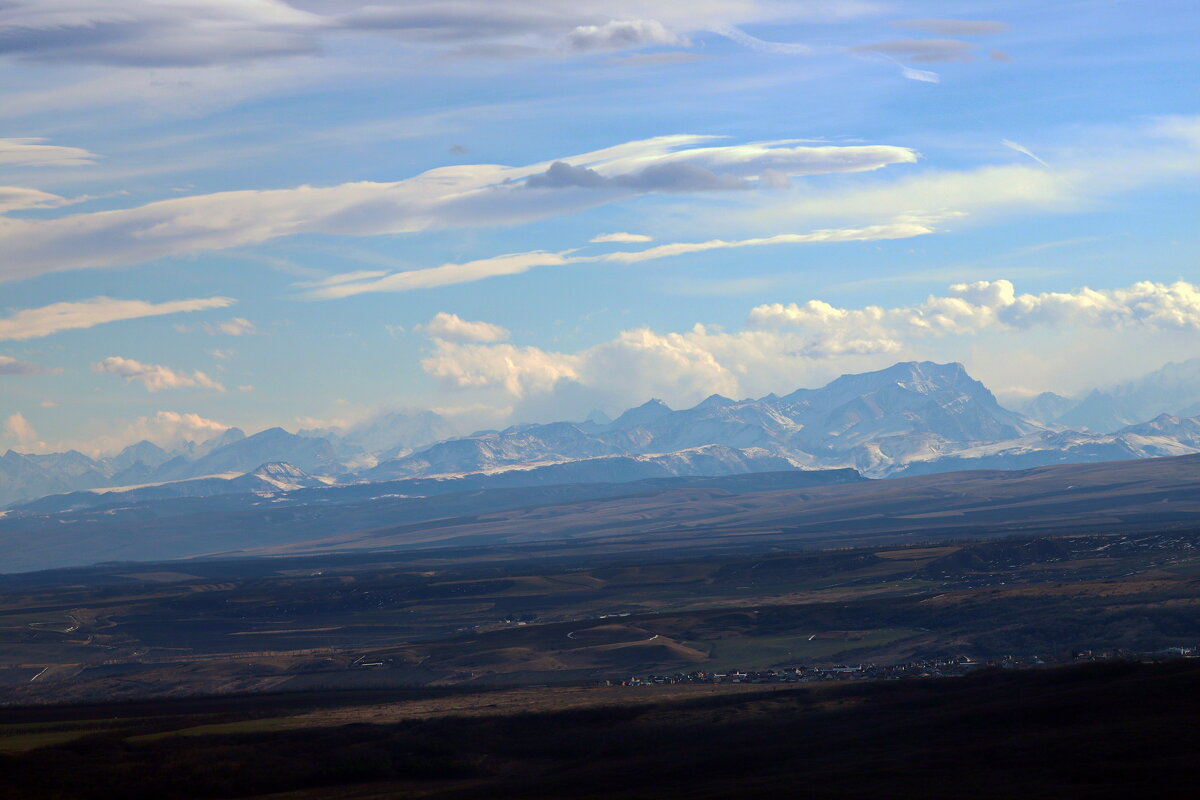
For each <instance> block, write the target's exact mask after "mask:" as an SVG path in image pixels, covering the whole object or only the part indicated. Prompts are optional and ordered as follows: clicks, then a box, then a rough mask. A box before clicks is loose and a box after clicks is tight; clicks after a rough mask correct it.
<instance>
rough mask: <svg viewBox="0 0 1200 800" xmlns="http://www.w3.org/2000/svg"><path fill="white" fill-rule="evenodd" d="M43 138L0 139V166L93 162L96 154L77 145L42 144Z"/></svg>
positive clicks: (80, 164) (49, 165) (66, 165)
mask: <svg viewBox="0 0 1200 800" xmlns="http://www.w3.org/2000/svg"><path fill="white" fill-rule="evenodd" d="M44 141H45V139H0V166H5V167H77V166H83V165H87V164H93V163H95V159H96V156H95V155H94V154H92V153H89V152H88V151H87V150H83V149H82V148H79V147H62V146H59V145H50V144H42V142H44Z"/></svg>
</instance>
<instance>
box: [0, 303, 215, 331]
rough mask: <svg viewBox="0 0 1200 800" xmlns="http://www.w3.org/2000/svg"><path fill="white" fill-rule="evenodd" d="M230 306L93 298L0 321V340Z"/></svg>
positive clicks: (22, 313)
mask: <svg viewBox="0 0 1200 800" xmlns="http://www.w3.org/2000/svg"><path fill="white" fill-rule="evenodd" d="M234 302H235V301H234V300H233V298H231V297H204V298H195V299H191V300H171V301H168V302H165V303H148V302H146V301H144V300H120V299H117V298H112V297H93V298H91V299H90V300H79V301H74V302H62V303H51V304H50V305H47V306H41V307H39V308H27V309H24V310H22V311H18V312H16V313H14V314H11V315H9V316H7V317H2V318H0V340H21V339H36V338H39V337H42V336H49V335H51V334H53V333H58V332H59V331H66V330H78V329H80V328H91V327H94V326H96V325H103V324H105V323H109V322H119V321H121V320H128V319H140V318H142V317H157V316H163V315H166V314H182V313H187V312H190V311H203V310H205V309H210V308H225V307H227V306H231V305H233V303H234Z"/></svg>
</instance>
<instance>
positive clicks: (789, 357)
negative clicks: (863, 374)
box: [421, 280, 1200, 419]
mask: <svg viewBox="0 0 1200 800" xmlns="http://www.w3.org/2000/svg"><path fill="white" fill-rule="evenodd" d="M1197 330H1200V288H1198V287H1196V286H1194V285H1192V284H1188V283H1184V282H1177V283H1174V284H1161V283H1149V282H1144V283H1138V284H1134V285H1133V286H1129V287H1126V288H1122V289H1106V290H1093V289H1086V288H1085V289H1079V290H1076V291H1073V292H1046V293H1042V294H1037V295H1033V294H1017V293H1016V292H1015V290H1014V288H1013V285H1012V284H1011V283H1010V282H1008V281H1004V280H998V281H992V282H978V283H972V284H958V285H955V286H952V287H951V288H950V290H949V292H947V293H946V294H945V295H943V296H934V297H929V298H928V299H927V300H925V301H924V302H922V303H920V304H917V305H913V306H902V307H897V308H891V309H885V308H882V307H877V306H866V307H863V308H839V307H836V306H833V305H830V304H828V303H824V302H821V301H816V300H813V301H808V302H806V303H803V304H795V303H789V304H781V303H776V304H767V305H763V306H759V307H757V308H755V309H753V310H752V311H751V312H750V315H749V320H748V324H747V328H746V329H744V330H740V331H724V330H720V329H713V328H706V327H705V326H703V325H696V326H695V327H694V328H693V329H692V330H690V331H684V332H677V333H660V332H656V331H653V330H650V329H646V328H637V329H634V330H627V331H623V332H621V333H620V334H619V335H618V336H617V337H615V338H614V339H611V340H609V341H605V342H601V343H600V344H597V345H594V346H592V347H589V348H586V349H584V350H581V351H578V352H568V353H563V352H552V351H547V350H543V349H541V348H537V347H521V346H518V345H514V344H510V343H503V344H484V343H454V342H444V341H435V342H434V349H433V351H432V352H431V353H430V355H429V356H428V357H426V358H425V359H424V360H423V361H422V362H421V366H422V368H423V369H424V370H425V371H426V372H427V373H428V374H429V375H431V376H433V377H435V378H437V379H438V380H440V381H441V382H442V384H443V385H444V386H445V387H446V388H447V389H449V390H454V391H457V392H460V393H466V394H469V395H470V396H471V399H472V400H475V401H477V402H482V403H484V404H487V405H491V406H494V407H503V406H505V405H513V404H514V403H515V404H516V405H515V411H514V414H515V416H516V418H517V419H526V418H538V416H539V415H544V414H547V413H549V414H557V415H559V417H560V418H561V415H562V414H564V413H565V414H570V413H575V414H579V413H587V411H589V410H590V409H591V408H594V407H603V408H608V409H613V410H619V409H621V408H623V407H627V406H629V405H632V404H636V403H641V402H643V401H644V400H645V399H646V398H648V397H662V398H664V399H666V400H667V401H668V403H670V404H671V405H674V406H681V405H690V404H693V403H695V402H698V401H699V400H701V399H703V398H704V397H706V396H707V395H709V394H711V393H713V392H718V393H720V394H724V395H726V396H729V397H735V398H736V397H745V396H758V395H761V394H765V393H767V392H770V391H785V392H788V391H791V390H793V389H795V388H796V387H797V386H805V385H810V386H811V385H817V384H819V383H820V382H822V381H825V380H829V379H831V378H832V377H835V376H836V375H838V374H842V373H845V372H857V371H862V370H863V369H877V368H880V367H882V366H886V365H887V364H890V363H892V362H894V361H897V360H903V359H905V358H937V359H941V360H961V361H966V362H968V364H969V366H971V365H974V366H977V367H979V372H980V373H981V376H982V377H984V378H985V380H986V379H987V378H988V377H990V376H999V377H998V379H999V380H1002V381H1006V382H1011V381H1012V376H1013V375H1014V374H1016V375H1024V377H1025V378H1026V379H1028V378H1029V377H1031V376H1030V374H1029V373H1028V371H1027V372H1026V373H1022V372H1021V371H1020V369H1019V368H1014V367H1013V364H1011V363H1008V362H1007V361H1006V362H1004V363H997V364H996V365H994V368H993V365H992V362H993V361H994V356H995V353H994V352H993V351H992V350H989V349H987V348H984V349H976V345H980V344H987V346H988V347H992V348H994V347H995V346H997V344H996V343H997V342H999V343H1000V344H1002V345H1003V347H1001V349H1000V352H1001V353H1005V352H1010V351H1012V350H1014V349H1016V350H1021V351H1022V352H1023V351H1024V349H1025V348H1033V349H1034V350H1035V351H1036V352H1037V353H1038V358H1039V359H1041V361H1044V362H1045V363H1044V364H1042V363H1040V362H1039V365H1038V374H1037V376H1036V377H1037V378H1039V379H1041V378H1045V376H1047V375H1050V376H1053V375H1054V374H1055V373H1056V372H1057V373H1062V372H1064V371H1066V370H1064V364H1066V363H1072V362H1073V361H1074V360H1075V354H1074V350H1073V348H1075V347H1076V340H1078V339H1080V338H1082V339H1083V340H1095V339H1096V337H1097V336H1100V335H1104V336H1107V335H1108V334H1109V332H1113V331H1115V332H1116V333H1114V335H1115V336H1118V337H1121V336H1125V337H1130V338H1131V340H1136V341H1137V342H1138V347H1144V346H1145V345H1144V342H1145V341H1150V340H1149V339H1145V337H1146V336H1157V337H1158V340H1157V341H1168V339H1164V337H1168V338H1169V337H1174V338H1175V339H1179V338H1180V337H1182V338H1183V339H1187V340H1189V341H1190V340H1191V337H1193V336H1194V333H1195V331H1197ZM989 333H990V334H993V336H991V337H987V336H985V334H989ZM1047 337H1050V338H1047ZM1056 358H1057V359H1059V360H1057V361H1056ZM1141 363H1144V362H1141ZM613 375H620V376H621V380H620V381H613V380H612V376H613ZM1076 379H1078V378H1076ZM1004 385H1005V384H1003V383H1000V384H998V386H1000V387H1003V386H1004ZM1013 385H1017V384H1015V383H1013ZM1043 388H1046V387H1043Z"/></svg>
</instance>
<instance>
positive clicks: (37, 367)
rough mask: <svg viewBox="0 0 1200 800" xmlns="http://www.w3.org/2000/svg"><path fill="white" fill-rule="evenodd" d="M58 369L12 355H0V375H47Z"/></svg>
mask: <svg viewBox="0 0 1200 800" xmlns="http://www.w3.org/2000/svg"><path fill="white" fill-rule="evenodd" d="M60 371H61V370H55V369H48V368H46V367H43V366H42V365H41V364H35V363H33V362H32V361H21V360H19V359H16V358H13V357H12V356H0V375H22V376H28V375H49V374H51V373H54V372H60Z"/></svg>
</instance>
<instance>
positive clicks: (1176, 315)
mask: <svg viewBox="0 0 1200 800" xmlns="http://www.w3.org/2000/svg"><path fill="white" fill-rule="evenodd" d="M747 324H748V325H750V326H751V327H753V328H794V329H802V330H811V331H815V332H820V333H821V334H823V335H828V334H830V333H833V334H836V335H838V336H845V335H848V334H851V333H852V334H853V335H855V336H860V337H869V338H873V339H875V340H878V341H888V342H894V341H896V340H897V339H901V338H911V337H924V336H947V335H955V334H972V333H978V332H980V331H983V330H987V329H999V330H1011V329H1028V328H1032V327H1034V326H1039V325H1044V326H1049V327H1065V326H1084V327H1101V328H1114V327H1118V328H1127V327H1147V328H1155V329H1179V330H1200V287H1197V286H1196V285H1194V284H1190V283H1187V282H1186V281H1177V282H1175V283H1172V284H1165V283H1154V282H1151V281H1142V282H1139V283H1135V284H1134V285H1132V286H1129V287H1126V288H1123V289H1107V290H1095V289H1089V288H1087V287H1083V288H1081V289H1078V290H1076V291H1074V292H1044V293H1042V294H1036V295H1034V294H1022V295H1018V294H1016V292H1015V290H1014V287H1013V284H1012V283H1011V282H1010V281H1006V280H997V281H979V282H976V283H960V284H954V285H952V286H951V287H950V290H949V292H948V293H947V294H946V295H945V296H941V297H937V296H930V297H929V298H927V299H926V300H925V301H924V302H923V303H921V304H919V305H915V306H902V307H898V308H891V309H885V308H883V307H881V306H866V307H864V308H859V309H847V308H837V307H835V306H832V305H829V304H828V303H825V302H823V301H820V300H809V301H808V302H806V303H804V304H803V305H797V304H796V303H788V304H786V305H785V304H782V303H769V304H766V305H761V306H757V307H755V308H754V309H752V310H751V311H750V315H749V318H748V320H747Z"/></svg>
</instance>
